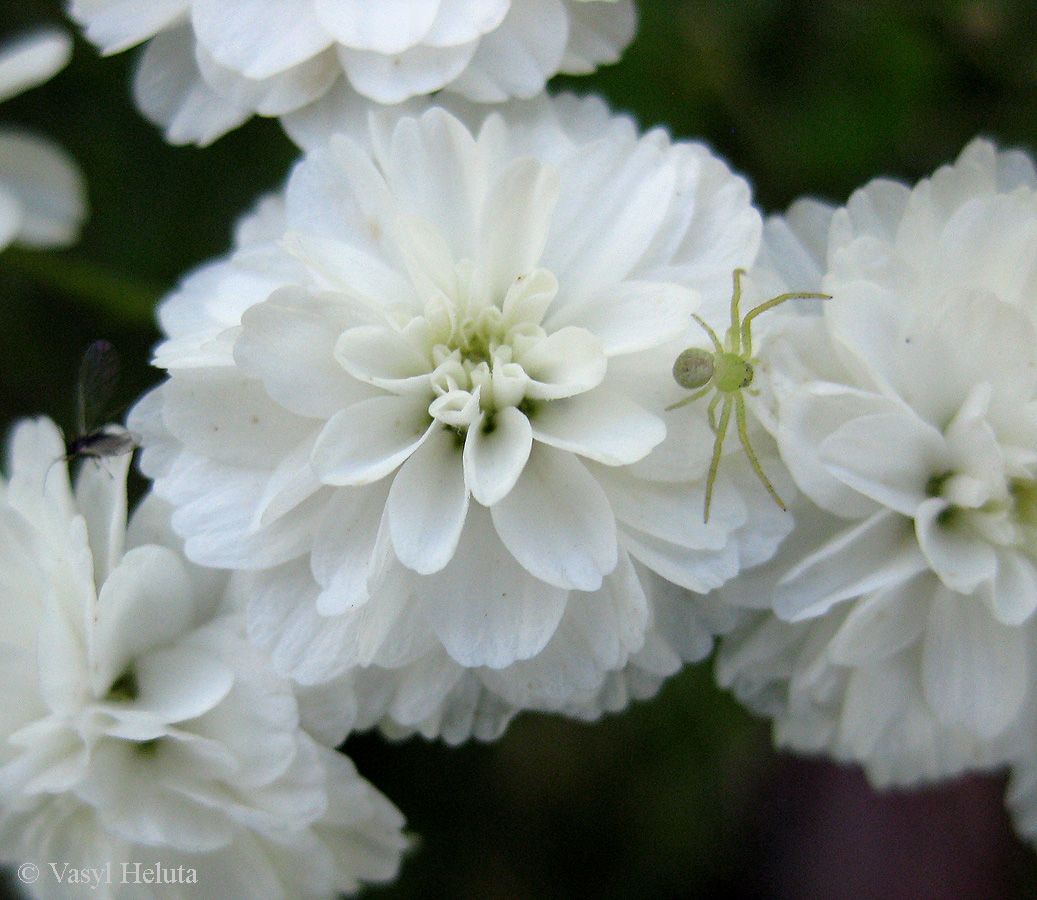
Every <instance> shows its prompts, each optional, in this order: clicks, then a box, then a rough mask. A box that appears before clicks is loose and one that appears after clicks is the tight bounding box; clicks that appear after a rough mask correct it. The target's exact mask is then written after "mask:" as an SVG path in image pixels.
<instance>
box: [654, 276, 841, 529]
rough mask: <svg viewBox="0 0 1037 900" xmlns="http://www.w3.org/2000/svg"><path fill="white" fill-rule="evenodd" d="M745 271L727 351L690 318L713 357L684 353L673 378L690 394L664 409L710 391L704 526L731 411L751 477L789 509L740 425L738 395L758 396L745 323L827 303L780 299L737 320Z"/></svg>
mask: <svg viewBox="0 0 1037 900" xmlns="http://www.w3.org/2000/svg"><path fill="white" fill-rule="evenodd" d="M743 275H745V269H735V271H734V282H735V286H734V293H733V294H732V295H731V327H730V328H728V329H727V336H726V339H727V346H726V347H725V346H724V345H723V344H721V343H720V339H719V338H718V337H717V335H716V332H715V331H713V329H712V328H710V327H709V325H707V324H706V322H705V320H704V319H702V318H701V317H700V316H697V315H695V314H694V313H692V316H693V318H694V319H695V321H696V322H698V323H699V325H701V326H702V327H703V328H704V329H706V332H707V333H708V334H709V337H710V340H712V341H713V346H714V347H715V348H716V352H715V353H713V352H711V351H709V350H703V349H701V348H700V347H689V348H688V349H687V350H685V351H684V352H683V353H681V355H680V356H678V357H677V360H676V362H674V364H673V377H674V379H675V380H676V382H677V384H679V385H680V386H681V387H682V388H687V389H688V390H690V391H694V393H693V394H691V395H689V396H687V397H685V398H684V399H683V400H678V401H677V402H676V403H673V404H671V405H670V406H667V407H666V409H667V411H669V410H671V409H677V407H679V406H684V405H685V404H687V403H692V402H693V401H695V400H698V399H699V398H700V397H704V396H706V394H708V393H709V392H710V391H715V392H716V393H715V394H714V395H713V399H712V400H710V401H709V407H708V413H709V427H710V428H712V429H713V433H714V434H715V435H716V440H715V441H714V442H713V459H712V460H711V461H710V464H709V475H708V476H707V478H706V508H705V511H704V512H703V521H704V522H708V521H709V507H710V503H711V502H712V500H713V483H714V482H715V481H716V477H717V469H719V468H720V452H721V450H722V448H723V446H724V435H725V434H727V426H728V423H729V422H730V421H731V410H732V409H734V411H735V421H736V422H737V423H738V437H739V438H740V439H741V441H742V446H743V447H744V448H745V452H746V455H747V456H748V457H749V462H750V463H751V464H752V467H753V471H754V472H755V473H756V474H757V475H758V476H759V478H760V481H762V482H763V486H764V487H765V488H767V492H768V493H769V494H770V495H771V496H772V497H773V498H774V500H775V501H776V502H777V504H778V506H780V507H781V508H782V510H783V511H786V512H787V511H788V508H787V507H786V506H785V504H784V503H783V502H782V500H781V497H779V496H778V492H777V491H776V490H774V485H772V484H771V483H770V480H769V479H768V478H767V476H766V475H765V474H764V472H763V469H762V468H761V466H760V461H759V460H758V459H757V458H756V453H755V452H754V451H753V448H752V445H750V443H749V432H748V428H747V427H746V421H745V398H744V397H743V396H742V391H743V390H748V391H749V393H751V394H754V395H755V394H756V393H757V391H755V390H753V389H752V388H750V387H749V385H751V384H752V383H753V375H754V372H753V365H754V364H755V363H756V362H757V359H756V357H754V356H753V355H752V353H753V341H752V331H751V325H750V323H751V322H752V320H753V319H754V318H755V317H756V316H758V315H759V314H760V313H762V312H766V311H767V310H768V309H772V308H773V307H775V306H777V305H778V304H779V303H784V302H785V301H786V300H830V299H831V297H829V295H828V294H782V295H780V296H778V297H775V298H774V299H773V300H768V301H766V302H765V303H761V304H760V305H759V306H757V307H755V308H754V309H752V310H751V311H750V312H749V313H748V315H746V317H745V318H744V319H742V318H740V315H739V312H738V302H739V300H741V298H742V276H743ZM721 399H723V401H724V405H723V407H721V410H720V422H719V424H718V423H717V420H716V408H717V404H718V403H720V401H721Z"/></svg>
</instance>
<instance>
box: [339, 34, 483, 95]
mask: <svg viewBox="0 0 1037 900" xmlns="http://www.w3.org/2000/svg"><path fill="white" fill-rule="evenodd" d="M475 47H476V43H475V41H472V42H471V43H467V44H458V45H457V46H455V47H426V46H424V45H420V44H419V45H418V46H416V47H409V48H408V49H406V50H403V51H401V52H399V53H397V54H395V55H394V56H386V55H385V54H384V53H378V52H372V51H370V50H353V49H351V48H347V47H341V46H340V47H339V51H338V52H339V59H340V60H341V61H342V67H343V68H344V69H345V70H346V75H347V76H348V77H349V83H350V84H352V85H353V87H354V88H355V89H356V90H357V92H359V93H361V94H363V95H364V96H365V97H370V98H371V99H372V100H374V101H376V102H377V103H400V102H402V101H403V100H407V99H409V98H410V97H417V96H420V95H422V94H431V93H432V92H433V91H438V90H439V89H440V88H442V87H444V86H446V85H448V84H449V83H450V82H451V81H453V80H454V79H455V78H456V77H457V76H458V75H459V74H461V72H463V71H464V69H465V67H466V66H467V65H468V63H469V61H470V60H471V58H472V54H473V53H474V52H475Z"/></svg>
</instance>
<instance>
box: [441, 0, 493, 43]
mask: <svg viewBox="0 0 1037 900" xmlns="http://www.w3.org/2000/svg"><path fill="white" fill-rule="evenodd" d="M510 5H511V2H510V0H439V12H438V13H437V14H436V20H435V22H433V23H432V27H431V28H430V29H429V32H428V34H426V35H425V37H424V38H423V39H422V43H423V44H428V45H430V46H432V47H453V46H456V45H457V44H466V43H468V42H469V41H474V40H475V39H476V38H478V37H480V36H481V35H484V34H487V33H489V32H491V31H493V29H495V28H496V27H497V26H498V25H500V23H501V21H502V20H503V19H504V16H505V15H507V12H508V7H509V6H510Z"/></svg>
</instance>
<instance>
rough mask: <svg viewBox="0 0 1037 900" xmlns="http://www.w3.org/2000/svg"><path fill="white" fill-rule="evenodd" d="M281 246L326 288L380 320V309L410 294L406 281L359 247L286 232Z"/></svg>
mask: <svg viewBox="0 0 1037 900" xmlns="http://www.w3.org/2000/svg"><path fill="white" fill-rule="evenodd" d="M282 243H283V245H284V248H285V249H286V250H287V251H288V252H289V253H290V254H291V255H292V256H294V257H296V258H297V259H299V260H300V261H302V262H304V263H305V264H306V265H307V266H309V267H310V268H312V269H314V270H315V273H316V274H318V275H319V276H321V277H322V278H323V279H325V280H326V284H325V286H326V287H327V288H329V289H331V290H334V291H342V292H343V293H344V294H346V295H347V296H348V297H350V298H352V299H353V300H355V301H357V302H359V303H360V304H361V306H362V307H363V308H367V309H370V310H371V311H372V314H373V315H374V316H378V317H379V318H380V316H381V312H380V311H381V310H382V309H384V308H386V307H388V306H389V305H390V304H391V303H393V302H399V301H401V300H406V299H408V298H410V297H411V296H412V295H413V288H412V287H411V285H410V284H409V282H408V281H407V279H406V278H404V277H403V276H402V275H401V274H400V273H399V272H397V271H395V270H394V269H392V268H390V267H389V266H388V265H386V264H385V262H384V260H381V259H379V258H378V257H377V256H374V255H372V254H371V253H369V252H367V251H365V250H363V249H361V248H358V247H355V246H352V245H350V244H346V243H344V242H342V241H339V240H334V239H329V238H323V237H317V236H315V235H312V234H306V233H303V232H300V231H290V232H288V233H287V234H286V235H285V236H284V238H283V239H282Z"/></svg>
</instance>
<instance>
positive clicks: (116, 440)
mask: <svg viewBox="0 0 1037 900" xmlns="http://www.w3.org/2000/svg"><path fill="white" fill-rule="evenodd" d="M139 445H140V439H139V438H138V437H137V435H135V434H134V433H133V432H132V431H127V430H126V429H125V428H123V427H121V426H119V425H106V426H105V427H104V428H103V429H101V430H100V431H95V432H93V433H92V434H85V435H82V436H81V437H77V438H75V439H74V440H72V441H69V442H68V448H67V450H68V456H69V457H71V458H80V457H86V456H89V457H93V458H94V459H103V458H104V457H107V456H122V455H123V454H124V453H132V452H133V451H134V450H135V449H136V448H137V447H138V446H139Z"/></svg>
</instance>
